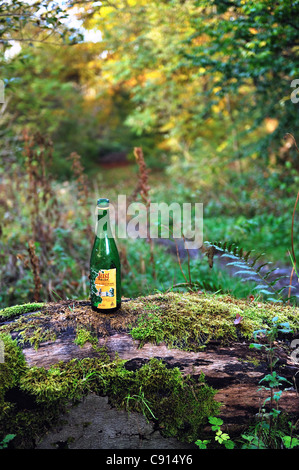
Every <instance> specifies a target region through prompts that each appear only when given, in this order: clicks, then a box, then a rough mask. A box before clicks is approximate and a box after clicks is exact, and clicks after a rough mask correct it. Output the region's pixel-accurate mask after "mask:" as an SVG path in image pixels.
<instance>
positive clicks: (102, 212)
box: [96, 209, 112, 238]
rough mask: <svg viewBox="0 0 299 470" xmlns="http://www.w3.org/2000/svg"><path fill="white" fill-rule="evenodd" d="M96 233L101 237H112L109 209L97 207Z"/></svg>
mask: <svg viewBox="0 0 299 470" xmlns="http://www.w3.org/2000/svg"><path fill="white" fill-rule="evenodd" d="M97 212H98V214H97V223H96V235H97V237H99V238H104V237H106V236H108V237H112V231H111V226H110V217H109V209H97Z"/></svg>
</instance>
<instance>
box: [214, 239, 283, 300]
mask: <svg viewBox="0 0 299 470" xmlns="http://www.w3.org/2000/svg"><path fill="white" fill-rule="evenodd" d="M206 244H207V247H206V249H205V253H206V254H207V256H208V257H209V261H210V263H211V258H212V260H213V258H214V256H215V254H217V253H218V254H219V255H220V257H221V258H228V260H230V262H228V263H226V265H227V266H233V267H235V268H238V269H237V271H236V272H235V273H234V274H233V275H234V276H241V277H242V279H241V280H242V281H244V282H245V281H254V282H255V283H256V284H257V285H256V286H255V287H254V289H255V290H257V291H258V292H259V293H260V294H263V295H264V296H265V297H266V298H267V299H268V297H269V296H272V297H271V301H272V302H273V301H274V300H275V299H274V298H273V295H274V296H275V298H276V300H275V301H276V302H277V301H280V302H281V301H282V300H283V295H282V292H283V290H284V289H285V288H286V287H282V288H280V289H276V288H275V287H274V286H275V285H276V284H277V282H278V281H279V280H280V279H282V278H284V277H287V276H278V277H277V278H275V279H274V280H270V279H269V278H270V275H271V274H272V273H273V272H274V271H276V269H277V268H273V269H268V270H267V269H266V267H267V266H269V264H272V263H270V262H262V263H261V264H260V263H258V260H260V259H261V258H262V257H263V256H264V254H265V253H258V254H255V256H254V257H252V256H251V255H252V254H253V253H254V250H250V251H247V252H245V251H244V249H243V248H239V247H238V246H237V244H236V243H234V242H224V243H222V242H213V243H210V242H206ZM210 265H211V264H210ZM212 265H213V263H212ZM268 300H270V299H268Z"/></svg>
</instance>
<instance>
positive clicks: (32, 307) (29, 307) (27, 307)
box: [0, 302, 45, 320]
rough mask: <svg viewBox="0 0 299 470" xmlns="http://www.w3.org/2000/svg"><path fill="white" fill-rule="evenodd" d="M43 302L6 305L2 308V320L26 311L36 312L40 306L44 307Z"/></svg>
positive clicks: (0, 317)
mask: <svg viewBox="0 0 299 470" xmlns="http://www.w3.org/2000/svg"><path fill="white" fill-rule="evenodd" d="M44 305H45V304H44V303H42V302H31V303H27V304H23V305H13V306H12V307H6V308H3V309H2V310H0V320H6V319H8V318H12V317H17V316H19V315H22V314H24V313H28V312H35V311H36V310H39V309H40V308H42V307H44Z"/></svg>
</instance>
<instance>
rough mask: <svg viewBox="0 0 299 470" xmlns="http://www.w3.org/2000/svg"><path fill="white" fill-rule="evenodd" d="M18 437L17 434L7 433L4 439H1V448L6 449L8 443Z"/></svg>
mask: <svg viewBox="0 0 299 470" xmlns="http://www.w3.org/2000/svg"><path fill="white" fill-rule="evenodd" d="M15 437H16V434H7V435H6V436H5V437H4V439H3V440H2V441H0V449H6V448H7V447H8V443H9V442H10V441H12V440H13V439H14V438H15Z"/></svg>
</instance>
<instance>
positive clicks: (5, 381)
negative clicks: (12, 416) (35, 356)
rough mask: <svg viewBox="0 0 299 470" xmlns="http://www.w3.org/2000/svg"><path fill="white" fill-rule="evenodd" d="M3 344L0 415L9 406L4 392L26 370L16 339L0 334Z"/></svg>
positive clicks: (13, 385) (0, 365)
mask: <svg viewBox="0 0 299 470" xmlns="http://www.w3.org/2000/svg"><path fill="white" fill-rule="evenodd" d="M0 341H1V342H2V345H3V351H4V362H1V363H0V415H1V413H6V412H7V411H8V409H9V408H10V405H9V403H6V402H5V393H6V392H7V390H9V389H10V388H12V387H15V386H17V384H18V383H19V380H20V377H21V375H22V374H23V373H24V371H25V370H26V361H25V358H24V355H23V353H22V351H21V349H20V348H19V347H18V345H17V341H16V340H13V339H12V338H11V336H10V335H5V334H0ZM1 349H2V348H1Z"/></svg>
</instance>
